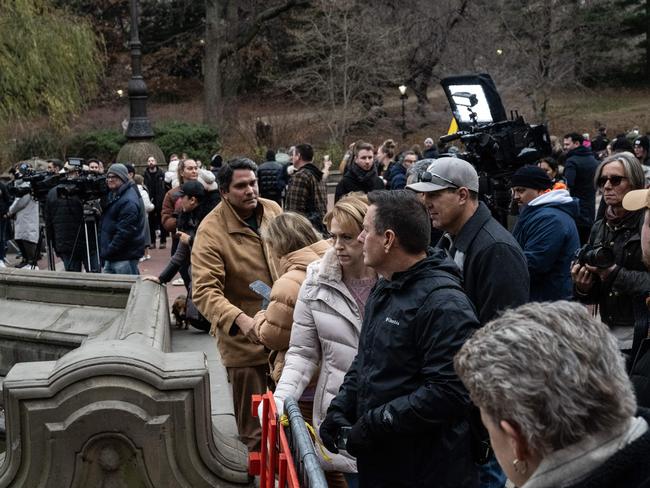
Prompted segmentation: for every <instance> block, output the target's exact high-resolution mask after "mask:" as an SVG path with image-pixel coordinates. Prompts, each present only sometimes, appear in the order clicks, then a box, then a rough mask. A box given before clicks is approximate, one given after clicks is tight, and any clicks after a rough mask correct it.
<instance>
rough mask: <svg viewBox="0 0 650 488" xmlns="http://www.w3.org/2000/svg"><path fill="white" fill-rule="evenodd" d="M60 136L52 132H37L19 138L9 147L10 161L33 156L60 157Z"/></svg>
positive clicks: (14, 161) (13, 161)
mask: <svg viewBox="0 0 650 488" xmlns="http://www.w3.org/2000/svg"><path fill="white" fill-rule="evenodd" d="M61 148H62V145H61V137H60V136H57V135H56V134H55V133H54V132H47V131H43V132H38V133H36V134H30V135H28V136H27V137H24V138H22V139H19V140H17V141H16V143H15V144H14V145H13V147H12V149H11V161H10V162H11V163H16V162H18V161H23V160H26V159H31V158H33V157H41V158H48V157H52V158H54V157H60V154H61Z"/></svg>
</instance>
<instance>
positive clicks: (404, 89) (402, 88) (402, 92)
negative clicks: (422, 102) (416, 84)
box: [398, 85, 406, 95]
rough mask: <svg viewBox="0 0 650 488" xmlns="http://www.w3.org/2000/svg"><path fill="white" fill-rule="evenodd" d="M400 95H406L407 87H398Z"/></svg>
mask: <svg viewBox="0 0 650 488" xmlns="http://www.w3.org/2000/svg"><path fill="white" fill-rule="evenodd" d="M398 90H399V93H400V95H405V94H406V85H400V86H399V87H398Z"/></svg>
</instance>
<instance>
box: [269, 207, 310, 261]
mask: <svg viewBox="0 0 650 488" xmlns="http://www.w3.org/2000/svg"><path fill="white" fill-rule="evenodd" d="M262 239H264V240H265V241H267V242H268V243H269V245H270V246H271V248H272V249H273V251H274V252H275V253H276V254H277V255H278V256H279V257H282V256H286V255H287V254H289V253H290V252H293V251H297V250H298V249H302V248H303V247H307V246H309V245H311V244H314V243H316V242H318V241H320V240H321V239H322V236H321V235H320V234H319V233H318V232H317V231H316V229H314V227H313V226H312V225H311V223H310V222H309V220H307V219H306V218H305V217H303V216H302V215H300V214H297V213H294V212H284V213H281V214H280V215H278V216H277V217H275V218H274V219H273V220H271V222H270V223H269V225H268V226H267V227H265V228H263V229H262Z"/></svg>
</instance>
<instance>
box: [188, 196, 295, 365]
mask: <svg viewBox="0 0 650 488" xmlns="http://www.w3.org/2000/svg"><path fill="white" fill-rule="evenodd" d="M281 212H282V210H281V209H280V206H279V205H278V204H277V203H275V202H273V201H271V200H265V199H263V198H260V199H259V204H258V206H257V209H256V214H257V218H258V222H260V232H261V229H262V228H264V227H265V226H266V225H268V223H269V221H270V220H271V219H273V218H274V217H275V216H276V215H279V214H280V213H281ZM277 269H278V262H277V260H276V258H275V257H274V256H273V253H272V252H271V250H270V249H269V248H268V246H267V245H265V244H264V243H263V242H262V238H261V237H260V236H259V234H257V233H255V231H253V229H251V228H250V227H249V226H248V225H246V223H245V222H244V221H243V220H242V219H241V218H240V217H239V216H238V215H237V213H236V212H235V210H234V209H233V208H232V207H231V206H230V204H229V203H228V202H227V201H226V200H222V201H221V203H220V204H219V205H217V206H216V207H215V208H214V209H213V210H212V211H211V212H210V213H209V214H208V215H207V216H206V217H205V218H204V219H203V222H201V225H200V226H199V229H198V231H197V233H196V237H195V239H194V245H193V246H192V299H193V301H194V303H195V305H196V307H197V308H198V310H199V311H200V312H201V313H202V314H203V316H204V317H205V318H207V319H208V320H209V321H210V323H211V324H212V329H211V331H210V333H211V334H212V335H216V336H217V344H218V347H219V352H220V354H221V359H222V362H223V364H224V366H227V367H233V368H234V367H245V366H258V365H261V364H265V363H266V362H267V353H266V352H265V350H264V346H263V345H261V344H254V343H252V342H251V341H250V340H249V339H248V338H246V337H245V336H244V335H243V334H242V332H241V330H240V329H239V327H236V326H234V322H235V319H236V318H237V316H238V315H239V314H240V313H242V312H243V313H245V314H247V315H249V316H250V317H254V316H255V314H256V313H257V312H258V311H259V310H260V308H261V305H262V299H261V298H260V296H259V295H257V294H256V293H255V292H254V291H252V290H251V289H250V288H249V287H248V285H249V284H250V283H252V282H253V281H255V280H261V281H263V282H264V283H266V284H267V285H269V286H271V285H272V283H273V282H274V281H275V280H276V279H277V277H278V273H277Z"/></svg>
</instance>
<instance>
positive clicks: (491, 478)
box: [478, 452, 507, 488]
mask: <svg viewBox="0 0 650 488" xmlns="http://www.w3.org/2000/svg"><path fill="white" fill-rule="evenodd" d="M478 468H479V470H478V478H479V486H480V488H503V487H504V486H506V481H507V477H506V475H505V473H504V472H503V470H502V469H501V466H499V463H498V462H497V458H496V457H495V456H494V452H492V453H491V454H490V459H488V462H487V463H485V464H483V465H481V466H479V467H478Z"/></svg>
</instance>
